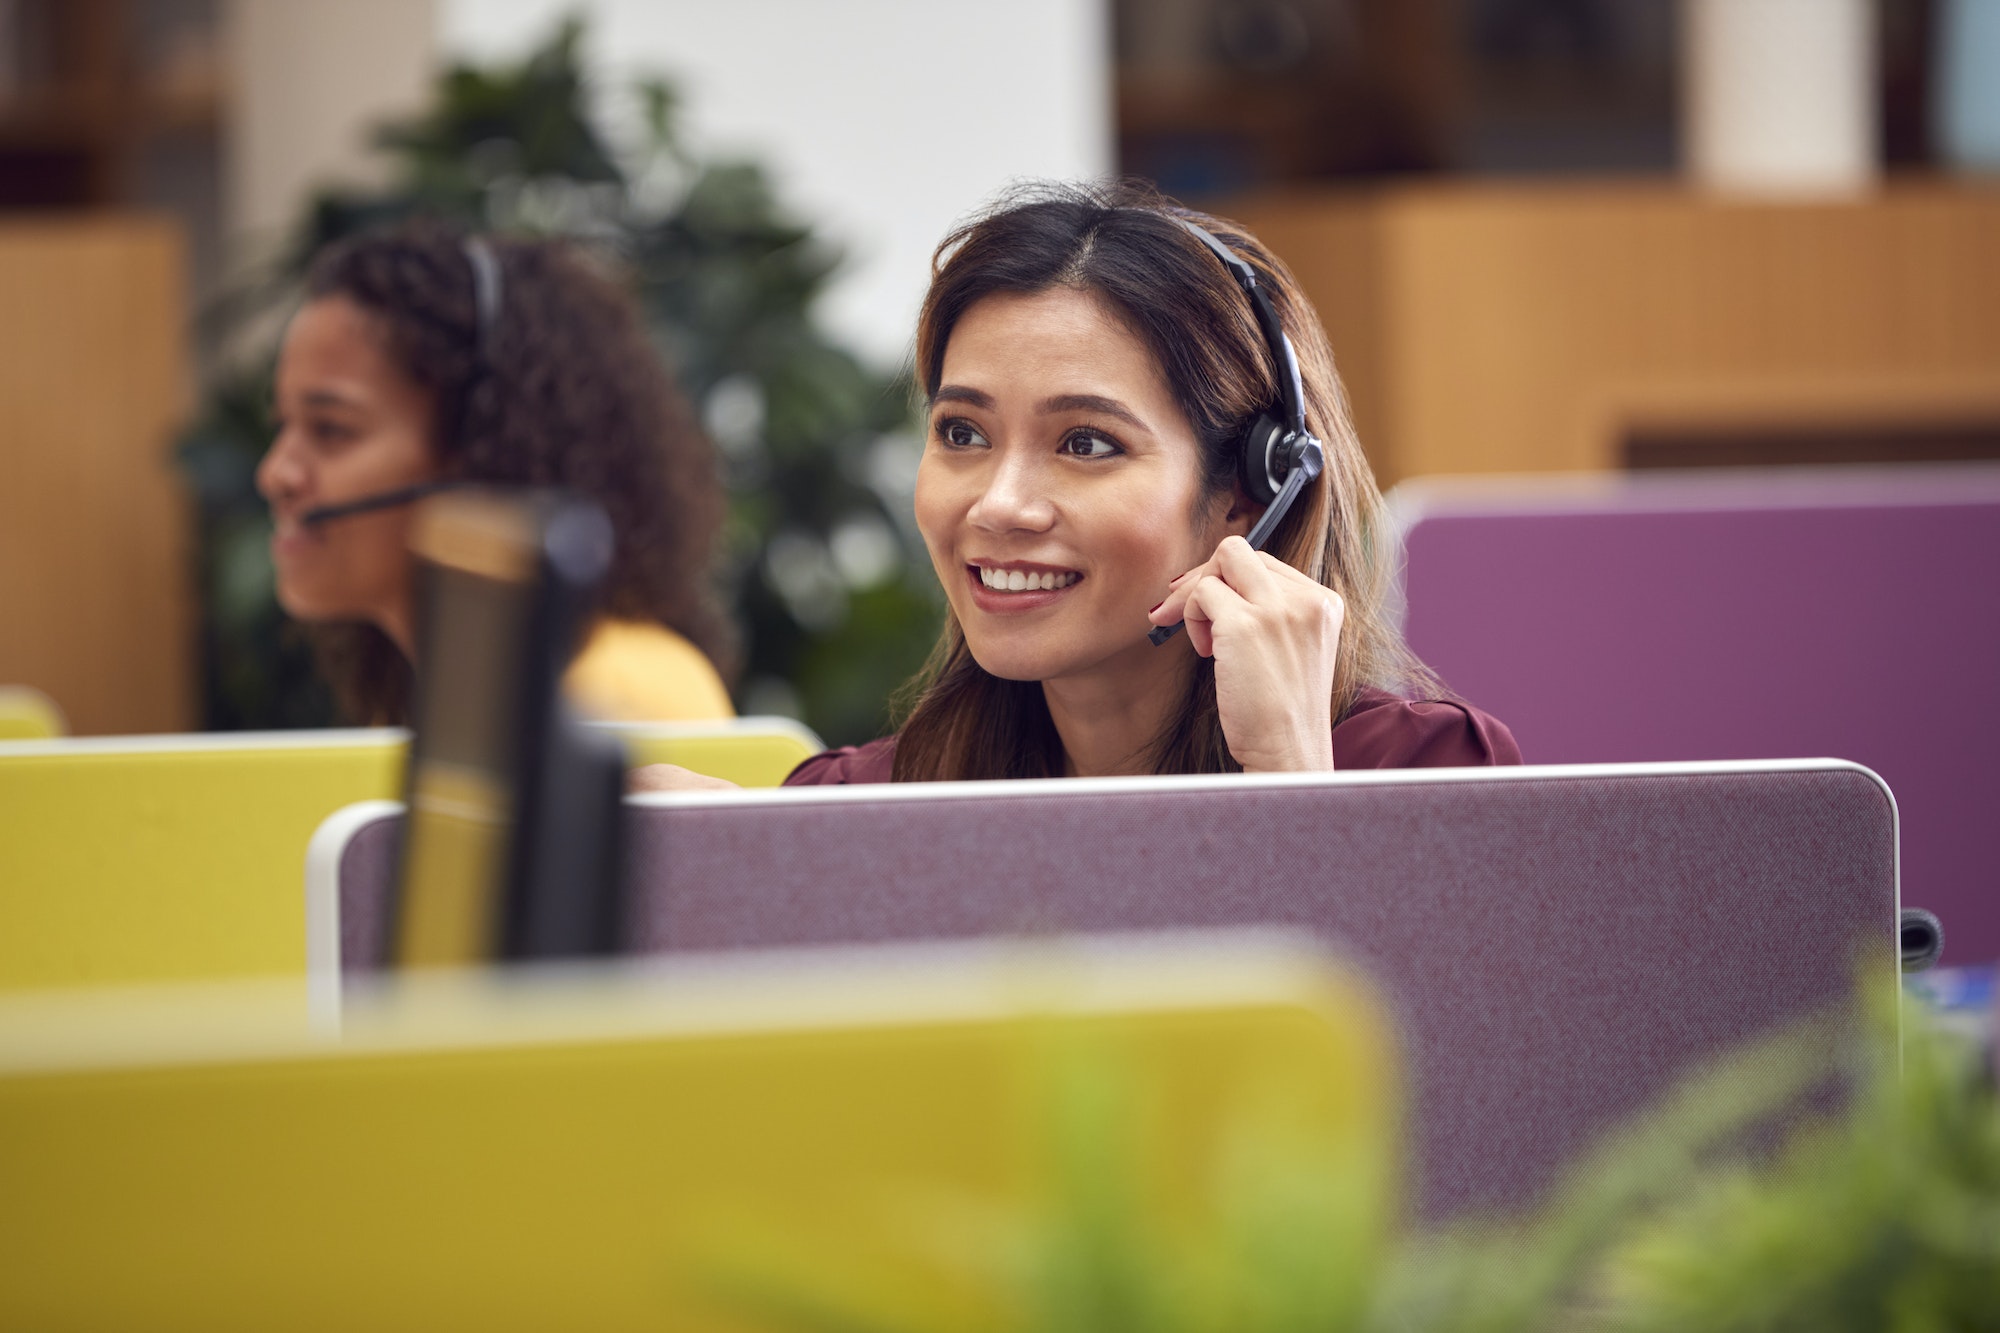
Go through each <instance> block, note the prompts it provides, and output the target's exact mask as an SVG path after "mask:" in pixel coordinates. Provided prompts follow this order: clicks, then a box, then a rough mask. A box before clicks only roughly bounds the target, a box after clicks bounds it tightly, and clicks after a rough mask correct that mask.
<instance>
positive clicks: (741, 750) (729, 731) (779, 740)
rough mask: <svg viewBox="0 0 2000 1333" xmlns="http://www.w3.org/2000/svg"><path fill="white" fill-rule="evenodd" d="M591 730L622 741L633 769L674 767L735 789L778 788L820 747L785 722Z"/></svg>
mask: <svg viewBox="0 0 2000 1333" xmlns="http://www.w3.org/2000/svg"><path fill="white" fill-rule="evenodd" d="M597 725H599V726H601V727H603V728H604V729H605V730H607V731H611V732H615V733H616V734H617V735H618V736H619V737H620V738H622V739H623V740H624V742H625V751H626V755H627V759H628V762H630V764H631V765H632V767H634V768H639V767H642V766H644V765H646V764H679V765H680V766H681V767H682V768H691V769H693V770H694V771H695V772H697V773H706V774H707V775H708V776H709V777H712V778H722V779H724V780H726V781H729V782H733V783H735V784H736V785H737V786H739V787H778V786H782V785H783V784H784V781H785V778H786V776H787V775H788V774H789V773H790V772H791V771H792V770H793V769H795V768H797V767H798V766H799V764H800V763H802V762H803V761H805V760H807V759H810V758H812V757H813V756H814V755H816V754H818V753H819V752H820V751H822V750H824V749H825V748H826V742H824V741H822V740H821V739H820V738H819V737H818V736H816V735H814V734H813V733H812V731H811V730H809V729H808V728H807V727H806V726H805V725H804V724H802V723H798V722H794V721H792V720H791V719H790V718H786V717H739V718H735V719H732V720H730V721H727V722H602V723H598V724H597Z"/></svg>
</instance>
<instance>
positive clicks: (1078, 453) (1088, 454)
mask: <svg viewBox="0 0 2000 1333" xmlns="http://www.w3.org/2000/svg"><path fill="white" fill-rule="evenodd" d="M1062 449H1063V452H1064V453H1066V454H1068V455H1070V456H1071V457H1072V458H1109V457H1110V456H1111V455H1112V454H1122V453H1124V452H1125V451H1124V450H1123V449H1120V448H1119V447H1118V442H1117V441H1116V440H1114V439H1112V438H1111V437H1110V436H1109V435H1100V434H1098V433H1097V432H1096V431H1094V430H1078V431H1071V432H1070V433H1069V434H1068V435H1065V436H1064V437H1063V442H1062Z"/></svg>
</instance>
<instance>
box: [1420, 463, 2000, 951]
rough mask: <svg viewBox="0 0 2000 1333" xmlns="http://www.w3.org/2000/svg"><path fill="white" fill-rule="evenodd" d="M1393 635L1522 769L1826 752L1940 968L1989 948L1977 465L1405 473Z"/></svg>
mask: <svg viewBox="0 0 2000 1333" xmlns="http://www.w3.org/2000/svg"><path fill="white" fill-rule="evenodd" d="M1390 504H1391V508H1392V510H1393V511H1395V512H1396V513H1397V515H1398V517H1399V520H1400V521H1401V523H1402V524H1403V526H1404V528H1405V542H1406V546H1407V553H1406V554H1407V561H1406V570H1405V576H1404V593H1405V597H1406V600H1407V602H1408V623H1407V626H1406V629H1407V632H1408V636H1409V641H1410V646H1411V647H1412V648H1414V649H1415V650H1416V652H1417V654H1418V655H1419V656H1421V657H1422V658H1423V659H1424V661H1425V662H1427V663H1429V664H1430V665H1431V666H1432V667H1433V668H1435V669H1436V670H1437V671H1438V672H1439V674H1440V675H1442V676H1443V677H1444V680H1445V682H1446V683H1447V684H1448V685H1450V686H1451V687H1452V688H1453V689H1455V690H1458V691H1459V692H1460V693H1462V694H1463V695H1464V696H1465V697H1466V698H1468V699H1471V700H1474V701H1475V702H1477V703H1478V704H1479V705H1480V706H1481V707H1482V708H1486V709H1488V710H1490V711H1491V712H1493V713H1494V715H1495V716H1497V717H1500V718H1501V719H1503V720H1504V721H1505V722H1506V723H1507V724H1508V725H1509V726H1510V727H1511V728H1513V731H1514V734H1515V736H1516V737H1517V738H1518V739H1519V740H1520V742H1521V751H1522V753H1523V754H1524V755H1525V756H1526V757H1527V759H1528V760H1529V761H1530V762H1532V763H1537V764H1595V763H1625V762H1638V761H1656V760H1685V761H1697V760H1708V759H1778V758H1805V757H1811V756H1815V755H1835V756H1838V757H1839V758H1842V759H1851V760H1853V761H1855V762H1856V763H1860V764H1865V765H1867V766H1868V767H1869V768H1871V769H1873V770H1875V771H1876V772H1878V773H1880V774H1881V775H1882V776H1883V778H1884V779H1885V780H1886V781H1887V782H1888V783H1889V784H1890V785H1891V786H1892V787H1894V788H1895V790H1896V796H1897V800H1898V802H1899V804H1900V806H1901V809H1902V822H1903V838H1902V846H1903V889H1904V894H1905V896H1906V897H1907V899H1908V901H1909V903H1910V905H1911V906H1913V907H1922V908H1927V909H1929V910H1930V911H1932V912H1935V913H1937V915H1938V916H1939V917H1940V918H1941V919H1942V920H1943V922H1944V929H1945V936H1946V943H1945V953H1944V959H1943V961H1944V963H1945V965H1947V966H1951V965H1953V964H1963V963H1972V964H1979V963H1991V962H1995V961H2000V858H1996V857H1995V856H1994V853H1993V848H1992V841H1991V838H1990V837H1989V836H1988V826H1989V825H1990V824H1991V822H1992V819H1993V812H1994V811H1995V810H2000V764H1996V763H1995V762H1994V751H1995V747H1996V744H2000V691H1996V690H1994V689H1993V688H1992V683H1993V682H1994V681H1995V680H2000V464H1995V463H1976V464H1975V463H1968V464H1949V465H1947V464H1936V465H1909V466H1903V467H1853V468H1837V469H1834V468H1830V469H1808V468H1786V469H1777V470H1754V469H1727V470H1716V471H1712V472H1705V473H1703V472H1694V473H1669V472H1660V473H1626V474H1599V475H1572V476H1561V475H1552V476H1533V477H1530V476H1522V477H1463V478H1423V479H1420V480H1417V481H1412V482H1406V483H1404V484H1403V485H1401V486H1398V487H1397V488H1396V490H1395V491H1394V492H1392V493H1391V496H1390Z"/></svg>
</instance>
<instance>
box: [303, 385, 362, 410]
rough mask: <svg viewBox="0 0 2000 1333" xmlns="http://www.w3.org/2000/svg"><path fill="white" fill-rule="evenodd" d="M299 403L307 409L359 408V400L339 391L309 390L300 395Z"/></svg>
mask: <svg viewBox="0 0 2000 1333" xmlns="http://www.w3.org/2000/svg"><path fill="white" fill-rule="evenodd" d="M299 401H300V402H301V403H303V404H304V405H305V406H307V407H359V406H360V405H361V404H360V402H359V400H357V399H355V398H353V397H350V396H349V395H347V394H344V393H342V392H340V391H339V390H338V389H308V390H306V391H305V392H304V393H302V394H300V395H299Z"/></svg>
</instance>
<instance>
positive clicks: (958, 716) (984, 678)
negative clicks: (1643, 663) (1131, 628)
mask: <svg viewBox="0 0 2000 1333" xmlns="http://www.w3.org/2000/svg"><path fill="white" fill-rule="evenodd" d="M1176 216H1178V217H1183V218H1187V219H1188V220H1190V221H1192V222H1195V223H1197V224H1199V225H1200V226H1202V227H1204V228H1206V229H1207V230H1208V231H1209V232H1210V233H1212V234H1213V235H1215V236H1216V237H1217V238H1218V239H1220V240H1221V241H1222V242H1223V243H1224V244H1225V245H1227V246H1229V247H1230V248H1231V249H1233V250H1234V251H1236V253H1237V254H1239V255H1241V256H1242V257H1243V258H1244V259H1245V260H1246V261H1248V262H1249V264H1250V266H1251V267H1252V268H1253V269H1255V270H1256V271H1257V278H1258V282H1259V283H1260V284H1261V285H1262V286H1263V287H1264V289H1265V291H1266V292H1267V293H1268V294H1269V295H1270V298H1271V303H1272V305H1273V306H1274V307H1276V309H1277V313H1278V318H1279V320H1280V322H1281V323H1282V324H1283V326H1284V328H1285V332H1286V333H1287V334H1288V335H1290V337H1291V340H1292V345H1293V347H1294V348H1295V349H1296V350H1297V353H1298V361H1299V373H1300V377H1301V379H1302V380H1303V382H1304V385H1305V398H1306V424H1307V426H1308V428H1309V429H1310V430H1311V431H1312V432H1313V434H1315V435H1317V436H1318V437H1319V438H1320V439H1321V440H1322V441H1323V442H1324V443H1325V445H1326V470H1325V472H1324V473H1323V474H1322V475H1321V477H1320V479H1319V481H1318V482H1317V483H1316V484H1315V485H1314V486H1313V488H1312V489H1311V490H1309V491H1307V492H1306V493H1305V495H1303V496H1302V497H1301V498H1300V500H1299V502H1298V503H1297V504H1296V505H1294V506H1293V508H1292V511H1291V513H1290V514H1289V515H1287V516H1286V518H1285V520H1284V521H1283V522H1282V523H1281V524H1280V525H1279V528H1278V531H1277V532H1276V534H1275V535H1274V536H1273V538H1272V539H1271V541H1270V542H1269V543H1267V545H1266V547H1265V549H1266V550H1268V551H1269V552H1270V553H1271V554H1273V555H1275V556H1277V557H1278V558H1279V559H1281V560H1283V561H1284V562H1285V563H1287V564H1289V565H1291V566H1292V567H1294V568H1295V569H1298V570H1301V571H1303V572H1304V573H1306V574H1307V575H1309V576H1311V577H1312V578H1314V579H1317V580H1318V581H1319V582H1321V583H1323V584H1325V585H1326V586H1327V587H1329V588H1332V589H1333V590H1334V591H1335V592H1338V593H1339V594H1340V595H1341V597H1342V598H1343V599H1344V601H1345V602H1346V609H1347V610H1346V620H1345V624H1344V626H1343V628H1342V630H1341V635H1340V654H1339V659H1338V663H1337V665H1336V667H1335V671H1334V680H1333V700H1332V703H1333V716H1334V718H1335V719H1336V720H1337V719H1339V718H1341V717H1343V716H1344V715H1345V714H1346V712H1347V710H1348V708H1350V707H1351V706H1352V705H1353V703H1354V700H1355V697H1356V695H1357V694H1358V693H1359V691H1360V690H1361V688H1362V687H1363V686H1364V685H1372V686H1376V687H1378V688H1383V689H1388V690H1391V691H1404V690H1410V689H1417V690H1421V691H1425V692H1430V691H1433V690H1435V689H1436V688H1437V685H1436V681H1435V680H1434V679H1433V678H1432V677H1431V676H1430V674H1429V673H1428V672H1427V671H1425V669H1424V668H1423V666H1422V664H1421V663H1419V662H1418V661H1417V660H1416V658H1415V657H1413V656H1412V655H1411V653H1410V651H1409V650H1408V648H1406V647H1405V646H1404V644H1403V641H1402V636H1401V634H1400V633H1399V632H1398V630H1397V628H1396V626H1395V624H1394V621H1393V618H1392V616H1391V614H1390V612H1389V608H1388V605H1387V603H1388V598H1389V594H1390V591H1391V588H1392V585H1393V580H1394V574H1395V571H1394V570H1393V569H1392V568H1391V562H1390V552H1391V550H1392V549H1393V544H1392V543H1391V542H1390V541H1389V539H1388V534H1387V532H1386V530H1385V519H1384V515H1383V512H1382V497H1381V494H1380V493H1379V492H1378V491H1377V490H1376V487H1375V478H1374V474H1373V473H1372V472H1371V471H1370V470H1369V467H1368V461H1367V459H1366V458H1364V457H1363V456H1362V453H1361V446H1360V443H1359V441H1358V440H1357V439H1356V438H1355V434H1354V426H1353V422H1352V421H1351V420H1350V418H1349V415H1348V409H1347V399H1346V395H1345V394H1344V393H1343V392H1342V390H1341V387H1340V379H1339V377H1338V376H1337V375H1336V374H1335V372H1334V368H1333V352H1332V349H1331V348H1330V347H1329V346H1328V345H1327V341H1326V335H1325V333H1324V332H1323V331H1322V330H1321V328H1320V324H1319V318H1318V316H1317V315H1316V314H1315V313H1314V312H1313V309H1312V306H1311V304H1310V303H1308V302H1307V300H1306V298H1305V295H1304V294H1303V293H1302V292H1301V291H1300V290H1299V286H1298V283H1297V282H1296V281H1295V280H1294V279H1293V278H1292V275H1291V274H1290V273H1289V272H1288V271H1287V270H1286V269H1285V266H1284V265H1283V264H1281V263H1279V262H1278V260H1277V258H1276V257H1275V256H1273V255H1272V254H1271V253H1270V252H1269V251H1267V250H1266V249H1265V248H1264V247H1263V246H1262V245H1261V244H1260V243H1259V242H1258V241H1257V239H1256V238H1255V237H1254V236H1251V235H1250V234H1249V233H1248V232H1246V231H1244V230H1243V228H1241V227H1239V226H1236V225H1235V224H1233V223H1230V222H1228V221H1225V220H1223V219H1220V218H1213V217H1209V216H1207V215H1205V214H1201V213H1196V212H1192V211H1190V210H1188V209H1184V208H1179V207H1177V206H1175V205H1174V204H1172V203H1170V202H1169V201H1168V200H1166V199H1164V198H1162V197H1161V196H1160V195H1159V194H1157V193H1156V192H1154V191H1153V190H1151V189H1150V188H1149V187H1145V186H1141V185H1136V184H1131V183H1116V184H1107V185H1098V186H1055V185H1041V186H1035V187H1032V188H1031V189H1030V190H1028V191H1026V192H1024V193H1021V194H1017V195H1016V196H1014V197H1013V198H1011V199H1009V200H1007V201H1005V202H1003V203H1002V204H1001V205H1000V206H999V207H998V208H996V209H994V210H993V211H991V212H989V213H987V214H986V215H984V216H982V217H980V218H978V219H976V220H975V221H973V222H971V223H968V224H966V225H965V226H962V227H960V228H958V229H957V230H955V231H954V232H952V234H951V235H949V236H947V237H946V238H945V239H944V242H943V243H942V244H941V245H939V246H938V249H937V253H936V255H935V256H934V258H933V259H932V262H931V287H930V292H929V294H928V295H927V296H926V297H925V298H924V305H923V311H922V314H921V315H920V316H919V319H918V324H917V354H916V369H917V377H918V382H919V384H920V386H921V388H922V390H923V393H924V395H925V397H926V398H929V397H930V396H931V395H933V394H935V393H936V392H937V388H938V385H939V383H940V381H941V380H942V377H943V374H944V354H945V346H946V344H947V343H948V342H949V341H950V339H951V334H952V330H953V328H955V327H956V326H957V324H958V321H959V320H960V319H961V318H963V317H964V315H965V313H966V312H967V311H968V310H970V309H971V308H972V307H973V306H974V305H976V304H978V303H979V302H980V301H981V300H983V299H985V298H986V297H988V296H992V295H994V294H996V293H1011V294H1016V295H1034V294H1036V293H1039V292H1045V291H1049V290H1052V289H1055V288H1070V289H1074V290H1077V291H1082V292H1087V293H1089V294H1090V295H1092V296H1093V297H1095V298H1096V299H1097V300H1099V301H1101V302H1102V303H1103V304H1104V306H1105V307H1106V308H1107V309H1108V310H1110V311H1111V312H1112V313H1113V314H1114V315H1116V316H1117V317H1118V318H1119V319H1121V320H1123V321H1124V322H1125V324H1126V326H1127V327H1128V328H1130V329H1131V330H1132V332H1133V333H1134V334H1136V335H1137V336H1138V338H1139V340H1140V341H1141V342H1143V343H1144V344H1145V345H1146V347H1147V349H1148V350H1149V351H1151V353H1152V355H1153V359H1154V360H1155V362H1157V363H1158V365H1159V366H1160V368H1161V370H1162V372H1163V373H1164V374H1165V376H1166V381H1167V384H1168V385H1169V386H1170V388H1171V389H1172V392H1173V395H1174V399H1175V402H1176V403H1177V404H1178V406H1179V407H1180V410H1181V412H1182V414H1183V415H1185V416H1186V418H1187V420H1188V423H1189V425H1190V426H1192V427H1193V430H1194V434H1195V436H1196V438H1197V439H1199V440H1200V441H1201V446H1202V454H1203V468H1204V474H1205V480H1206V488H1207V494H1208V496H1209V497H1213V496H1214V495H1216V494H1218V493H1220V492H1222V491H1226V490H1228V489H1229V488H1231V487H1232V486H1234V485H1235V484H1236V475H1237V449H1236V445H1237V441H1238V440H1239V439H1240V438H1241V437H1242V435H1243V432H1244V431H1245V430H1246V429H1247V428H1248V427H1249V425H1250V423H1251V421H1252V420H1253V419H1254V418H1255V417H1256V416H1257V415H1258V414H1259V413H1260V412H1265V411H1268V410H1270V409H1271V408H1272V406H1273V405H1274V404H1275V403H1277V401H1278V382H1277V371H1276V367H1275V365H1274V364H1273V361H1272V356H1271V352H1270V350H1269V348H1268V347H1267V346H1266V344H1265V341H1264V338H1263V335H1262V334H1261V332H1260V331H1259V330H1258V327H1257V323H1256V318H1255V316H1254V315H1253V314H1252V312H1251V308H1250V303H1249V301H1248V300H1247V299H1246V298H1245V296H1244V294H1243V291H1242V289H1241V288H1239V287H1238V286H1237V285H1236V283H1235V281H1234V280H1233V279H1232V278H1231V277H1230V275H1229V273H1228V271H1227V270H1226V269H1225V268H1224V267H1223V266H1222V265H1221V264H1220V263H1218V262H1217V261H1216V257H1215V256H1214V255H1213V254H1211V253H1209V251H1208V250H1207V249H1206V248H1204V247H1203V245H1202V244H1201V242H1200V241H1199V240H1197V239H1195V237H1194V236H1193V235H1191V234H1190V233H1189V232H1188V231H1187V229H1186V228H1184V227H1182V226H1180V225H1178V224H1177V223H1175V222H1174V221H1173V218H1174V217H1176ZM1189 521H1190V522H1193V518H1192V516H1190V520H1189ZM1138 632H1139V631H1136V630H1135V634H1136V633H1138ZM1161 651H1162V652H1169V651H1186V650H1185V649H1182V648H1177V647H1176V648H1163V649H1161ZM911 693H912V694H913V695H914V699H915V702H914V703H913V704H912V705H911V707H910V711H909V713H908V716H907V717H906V718H905V719H904V722H903V726H902V729H901V730H900V732H899V733H898V738H897V741H896V758H895V779H896V780H897V781H898V782H922V781H935V780H940V779H953V778H1026V777H1058V776H1061V774H1062V771H1063V769H1062V763H1063V755H1062V744H1061V741H1060V739H1059V738H1058V736H1057V734H1056V730H1055V723H1054V721H1053V720H1052V719H1051V718H1050V716H1049V711H1048V705H1047V703H1046V701H1045V699H1044V697H1043V694H1042V687H1041V685H1040V684H1039V683H1038V682H1035V681H1012V680H1002V679H1001V678H999V677H997V676H994V675H991V674H990V673H988V672H987V671H985V670H984V669H983V668H981V667H980V665H979V663H978V662H976V661H974V660H973V657H972V653H971V651H970V649H969V648H968V647H967V646H966V642H965V636H964V633H963V632H962V630H961V629H960V627H959V624H958V621H957V619H956V618H955V617H954V616H953V615H952V614H951V613H950V612H949V611H947V612H946V616H945V626H944V633H943V635H942V636H941V637H940V638H939V640H938V643H937V646H936V647H935V648H934V649H933V650H932V652H931V659H930V661H929V663H928V664H927V665H926V666H925V668H924V671H923V672H922V674H920V675H919V676H918V678H917V680H916V681H914V682H912V690H911ZM1240 768H1241V765H1239V764H1238V763H1237V762H1236V761H1235V759H1234V758H1233V757H1232V756H1231V755H1230V753H1229V747H1228V745H1227V744H1226V743H1225V741H1224V738H1223V734H1222V724H1221V721H1220V719H1219V717H1218V715H1217V713H1216V706H1215V667H1214V663H1213V662H1212V661H1210V660H1209V659H1206V658H1197V659H1196V661H1195V668H1194V670H1193V671H1192V672H1191V673H1190V674H1189V678H1188V685H1187V691H1186V694H1185V696H1184V697H1183V698H1182V700H1181V705H1180V707H1179V708H1178V709H1176V710H1174V712H1173V713H1172V714H1171V715H1170V717H1169V719H1168V722H1167V725H1166V727H1165V729H1164V730H1163V731H1162V733H1161V734H1160V735H1159V736H1158V737H1157V738H1156V739H1155V741H1154V744H1153V770H1154V771H1155V772H1158V773H1219V772H1233V771H1238V770H1240Z"/></svg>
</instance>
